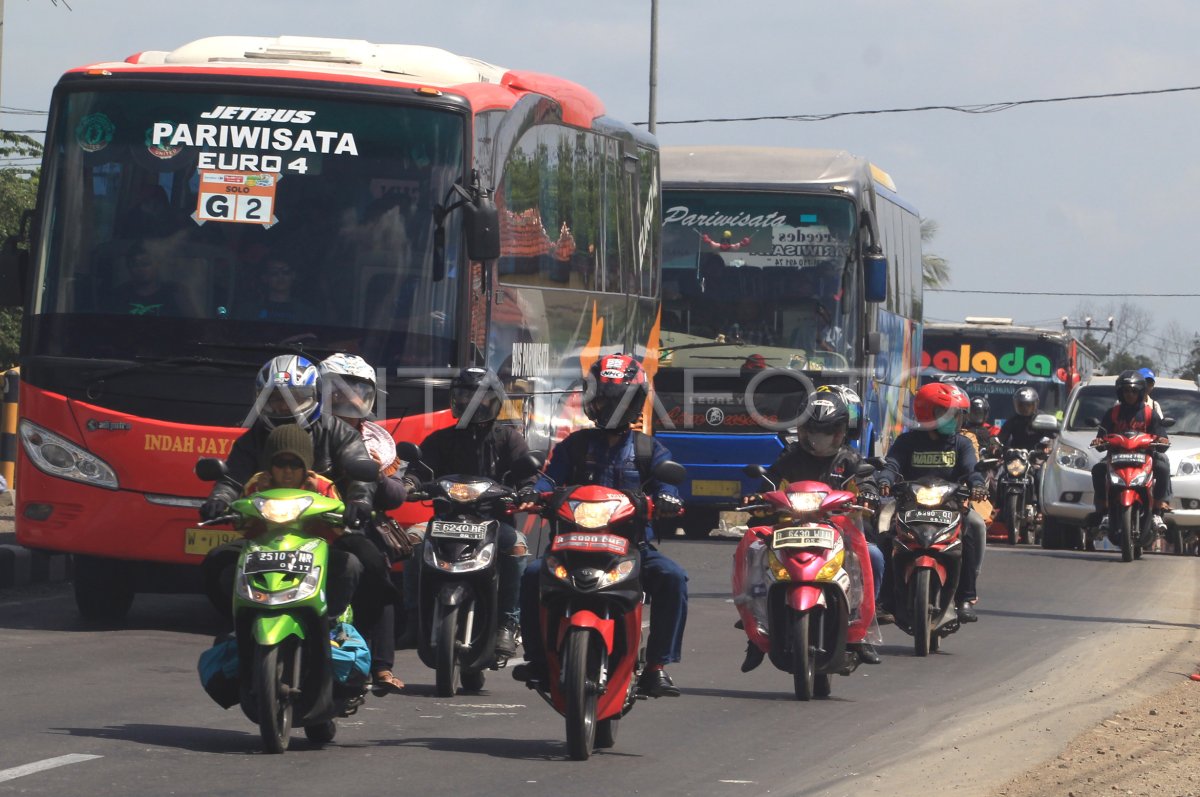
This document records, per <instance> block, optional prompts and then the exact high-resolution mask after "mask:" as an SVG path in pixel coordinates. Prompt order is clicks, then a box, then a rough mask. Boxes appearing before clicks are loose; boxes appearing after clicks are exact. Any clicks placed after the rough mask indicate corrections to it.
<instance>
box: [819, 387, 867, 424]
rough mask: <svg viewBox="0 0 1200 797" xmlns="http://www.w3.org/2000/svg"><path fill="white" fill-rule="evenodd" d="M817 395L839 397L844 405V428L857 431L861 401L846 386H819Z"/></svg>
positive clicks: (860, 414)
mask: <svg viewBox="0 0 1200 797" xmlns="http://www.w3.org/2000/svg"><path fill="white" fill-rule="evenodd" d="M817 392H818V393H835V394H837V395H838V396H840V397H841V399H842V401H843V402H844V403H845V405H846V412H847V413H848V419H847V421H846V428H847V429H848V430H849V431H851V432H857V431H858V424H859V421H861V420H862V399H860V398H859V397H858V394H857V393H855V392H854V391H853V390H852V389H851V388H850V387H848V386H847V385H821V386H820V387H819V388H817Z"/></svg>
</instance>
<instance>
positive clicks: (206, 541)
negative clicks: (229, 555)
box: [183, 529, 242, 556]
mask: <svg viewBox="0 0 1200 797" xmlns="http://www.w3.org/2000/svg"><path fill="white" fill-rule="evenodd" d="M241 538H242V535H241V533H239V532H236V531H230V530H229V529H185V530H184V532H183V552H184V553H191V554H195V555H197V556H204V555H205V554H206V553H208V552H209V551H211V550H212V549H213V548H216V547H217V546H218V545H224V544H225V543H227V542H233V541H234V540H240V539H241Z"/></svg>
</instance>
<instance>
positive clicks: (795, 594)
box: [787, 584, 825, 612]
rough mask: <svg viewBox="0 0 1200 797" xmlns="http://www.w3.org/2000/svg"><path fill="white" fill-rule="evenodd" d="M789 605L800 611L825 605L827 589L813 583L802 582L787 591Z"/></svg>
mask: <svg viewBox="0 0 1200 797" xmlns="http://www.w3.org/2000/svg"><path fill="white" fill-rule="evenodd" d="M787 605H788V606H790V607H791V608H793V609H795V610H796V611H798V612H806V611H808V610H809V609H811V608H813V607H814V606H824V605H825V590H823V589H821V588H820V587H814V586H812V585H811V584H801V585H800V586H798V587H794V588H792V589H789V590H788V592H787Z"/></svg>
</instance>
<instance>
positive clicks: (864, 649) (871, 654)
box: [848, 642, 882, 664]
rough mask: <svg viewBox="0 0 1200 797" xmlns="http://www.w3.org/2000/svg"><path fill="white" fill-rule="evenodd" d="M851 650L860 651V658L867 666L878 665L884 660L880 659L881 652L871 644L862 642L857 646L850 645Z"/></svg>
mask: <svg viewBox="0 0 1200 797" xmlns="http://www.w3.org/2000/svg"><path fill="white" fill-rule="evenodd" d="M848 647H850V649H851V650H857V651H858V657H859V658H860V659H862V661H863V663H865V664H878V663H879V662H880V661H882V659H880V658H879V651H877V650H875V646H874V645H872V644H871V643H870V642H861V643H859V644H857V645H850V646H848Z"/></svg>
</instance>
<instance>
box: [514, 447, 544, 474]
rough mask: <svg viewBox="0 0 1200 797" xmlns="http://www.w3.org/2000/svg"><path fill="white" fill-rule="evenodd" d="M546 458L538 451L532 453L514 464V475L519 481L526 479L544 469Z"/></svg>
mask: <svg viewBox="0 0 1200 797" xmlns="http://www.w3.org/2000/svg"><path fill="white" fill-rule="evenodd" d="M544 462H545V458H544V457H543V456H542V455H541V454H540V453H538V452H536V451H530V452H529V453H528V454H526V455H525V456H523V457H521V458H520V459H519V460H517V461H516V462H514V463H513V467H512V473H513V476H515V477H516V478H518V479H524V478H527V477H529V476H532V475H533V474H535V473H537V472H538V471H539V470H541V469H542V464H543V463H544Z"/></svg>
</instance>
